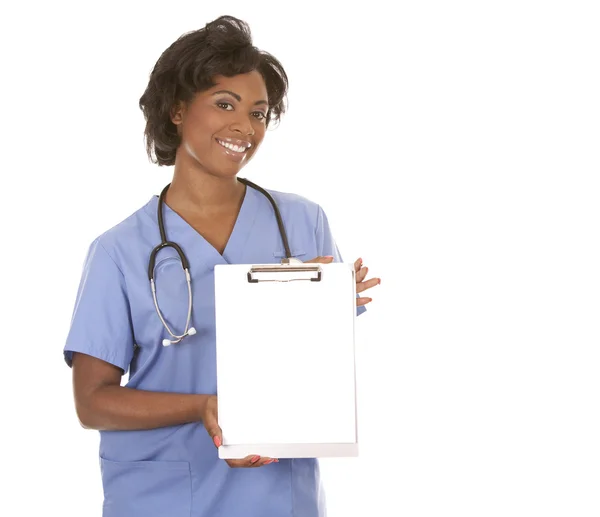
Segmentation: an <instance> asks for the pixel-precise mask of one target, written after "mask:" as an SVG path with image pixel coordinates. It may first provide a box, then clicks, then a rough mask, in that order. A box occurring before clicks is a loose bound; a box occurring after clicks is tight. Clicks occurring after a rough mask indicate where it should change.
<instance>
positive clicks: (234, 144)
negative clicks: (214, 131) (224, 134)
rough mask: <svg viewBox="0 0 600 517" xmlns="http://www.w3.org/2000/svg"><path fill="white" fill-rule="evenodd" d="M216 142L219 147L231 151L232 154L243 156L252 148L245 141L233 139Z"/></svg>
mask: <svg viewBox="0 0 600 517" xmlns="http://www.w3.org/2000/svg"><path fill="white" fill-rule="evenodd" d="M216 140H217V142H218V143H219V145H221V146H223V147H224V148H225V149H228V150H229V151H233V152H234V153H240V154H244V153H245V152H246V151H248V149H250V148H251V147H252V144H251V143H250V142H247V141H245V140H236V139H233V138H217V139H216Z"/></svg>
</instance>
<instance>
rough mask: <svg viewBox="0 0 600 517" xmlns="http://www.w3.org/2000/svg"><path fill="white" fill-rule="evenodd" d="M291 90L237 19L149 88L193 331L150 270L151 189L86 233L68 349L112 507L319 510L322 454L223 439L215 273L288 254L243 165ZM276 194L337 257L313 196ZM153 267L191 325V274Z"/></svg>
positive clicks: (173, 512)
mask: <svg viewBox="0 0 600 517" xmlns="http://www.w3.org/2000/svg"><path fill="white" fill-rule="evenodd" d="M286 91H287V77H286V74H285V71H284V69H283V68H282V66H281V64H280V63H279V61H277V60H276V59H275V58H274V57H273V56H271V55H270V54H267V53H265V52H262V51H259V50H257V49H256V48H255V47H253V45H252V41H251V36H250V32H249V29H248V27H247V25H246V24H245V23H243V22H242V21H240V20H237V19H235V18H232V17H221V18H219V19H217V20H215V21H214V22H211V23H209V24H207V25H206V26H205V27H204V28H203V29H200V30H198V31H195V32H192V33H189V34H186V35H184V36H182V37H181V38H179V39H178V40H177V41H175V42H174V43H173V44H172V45H171V46H170V47H169V48H168V49H167V50H166V51H165V52H164V53H163V54H162V55H161V57H160V59H159V60H158V62H157V63H156V66H155V67H154V70H153V71H152V73H151V76H150V80H149V83H148V86H147V89H146V91H145V92H144V94H143V95H142V97H141V99H140V107H141V109H142V111H143V113H144V117H145V120H146V130H145V136H146V141H147V151H148V155H149V157H150V158H151V159H152V160H153V161H154V162H155V163H157V164H158V165H159V166H160V165H166V166H171V165H172V166H174V172H173V178H172V181H171V184H170V187H169V188H168V190H167V191H166V194H165V196H164V206H162V208H161V211H160V212H161V214H162V218H163V224H164V228H165V231H166V237H167V239H168V240H170V241H174V242H176V243H177V244H178V245H179V246H180V247H181V250H182V251H183V252H184V253H185V255H186V256H187V257H188V258H189V264H190V271H189V272H190V276H191V278H192V284H191V285H192V289H193V300H194V303H193V309H192V314H191V318H192V321H193V326H194V329H195V333H190V335H188V336H186V337H185V338H184V339H183V340H181V341H180V342H178V343H176V344H173V345H170V346H164V345H163V340H165V339H167V338H169V339H170V338H171V336H170V335H169V334H168V332H167V330H166V328H165V325H164V324H163V322H162V321H161V319H160V318H159V316H158V313H157V311H156V306H155V303H154V299H153V296H152V291H151V289H150V283H149V281H148V267H149V266H148V261H149V257H150V254H151V252H152V250H153V249H154V247H155V246H156V245H157V244H159V243H160V242H161V235H160V232H159V226H158V222H159V219H158V213H159V211H158V209H159V199H158V198H157V197H156V196H153V197H152V198H151V199H150V200H149V201H148V202H147V203H146V204H145V205H144V206H142V207H140V208H139V209H138V210H137V211H135V212H134V213H132V214H131V216H129V217H128V218H127V219H125V220H124V221H122V222H121V223H120V224H118V225H117V226H115V227H113V228H112V229H110V230H108V231H106V232H105V233H103V234H102V235H100V236H99V237H97V238H96V239H95V240H94V241H93V243H92V244H91V246H90V248H89V252H88V255H87V258H86V262H85V267H84V272H83V276H82V279H81V283H80V286H79V289H78V292H77V296H76V303H75V309H74V313H73V318H72V322H71V327H70V331H69V334H68V337H67V343H66V346H65V349H64V354H65V360H66V362H67V364H68V365H69V366H71V367H72V374H73V382H74V398H75V407H76V411H77V415H78V417H79V420H80V422H81V424H82V425H83V426H84V427H85V428H89V429H96V430H98V431H99V432H100V451H99V453H100V464H101V473H102V484H103V490H104V504H103V516H104V517H135V516H140V517H159V516H160V517H165V516H168V517H189V516H195V517H217V516H226V517H237V516H240V517H241V516H244V517H282V516H286V515H294V516H295V517H320V516H323V515H325V505H324V499H323V493H322V490H321V483H320V479H319V467H318V462H317V461H316V460H314V459H291V460H289V459H281V460H278V459H277V458H264V457H258V456H249V457H247V458H244V459H240V460H227V461H225V460H221V459H219V458H218V452H217V447H218V446H219V445H220V443H221V430H220V428H219V424H218V417H217V412H216V408H217V396H216V385H217V383H216V358H215V320H214V317H215V316H214V276H213V270H214V266H215V265H217V264H233V263H279V262H281V259H282V258H283V257H285V255H286V250H285V248H284V245H283V243H282V238H281V235H280V233H279V228H278V224H277V220H276V217H275V215H274V214H275V213H274V210H273V207H272V205H271V203H270V201H269V199H267V197H266V196H265V195H263V193H261V192H260V191H258V190H256V189H255V188H252V187H251V186H248V185H247V184H245V183H244V182H242V181H240V180H238V177H237V175H238V173H239V172H240V170H241V169H242V167H243V166H244V165H245V164H246V163H248V161H249V160H250V159H251V158H252V156H254V154H255V153H256V152H257V150H258V148H259V146H260V144H261V142H262V140H263V138H264V136H265V130H266V128H267V126H268V125H269V124H270V123H271V122H272V121H273V120H277V119H278V118H279V117H280V116H281V114H282V113H283V112H284V99H285V96H286ZM269 194H270V195H271V196H272V197H273V199H274V201H275V202H276V204H277V206H278V208H279V211H280V213H281V218H282V220H283V223H284V225H285V229H286V231H287V234H288V239H289V248H290V252H291V255H292V256H293V257H295V258H297V259H300V260H302V261H312V262H320V263H327V262H330V261H341V257H340V254H339V252H338V249H337V247H336V245H335V242H334V239H333V237H332V235H331V232H330V228H329V224H328V221H327V217H326V215H325V213H324V211H323V210H322V208H321V207H320V206H319V205H317V204H315V203H313V202H311V201H309V200H307V199H305V198H303V197H300V196H298V195H293V194H286V193H281V192H274V191H269ZM314 257H316V258H314ZM355 269H356V272H357V273H356V282H357V285H356V289H357V293H358V295H357V301H356V304H357V311H358V313H362V312H364V310H365V305H367V304H368V303H369V302H370V301H371V298H369V297H366V296H365V291H366V290H367V289H369V288H372V287H374V286H375V285H377V284H378V283H379V282H380V280H379V279H378V278H371V279H367V278H366V275H367V268H366V267H365V266H364V265H363V264H362V263H361V261H360V260H357V261H356V263H355ZM151 273H153V276H154V278H155V285H156V293H157V300H158V303H159V305H160V311H161V313H162V316H163V318H164V323H165V324H166V325H168V326H169V327H170V328H171V329H173V330H174V331H175V333H177V332H180V331H183V329H185V327H186V320H187V312H188V287H187V283H186V279H185V275H184V274H183V272H182V268H181V262H180V261H179V257H178V254H177V253H176V251H175V250H174V249H173V248H165V249H163V250H161V251H160V252H159V253H158V254H157V257H156V261H155V264H154V267H153V268H152V271H151ZM125 374H128V379H127V381H126V382H125V381H124V382H122V377H123V376H124V375H125ZM256 375H269V372H268V371H260V372H256ZM260 417H261V415H260V414H257V415H256V418H260Z"/></svg>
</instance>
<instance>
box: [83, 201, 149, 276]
mask: <svg viewBox="0 0 600 517" xmlns="http://www.w3.org/2000/svg"><path fill="white" fill-rule="evenodd" d="M151 203H152V200H151V201H149V202H148V203H146V204H144V205H143V206H141V207H139V208H138V209H136V210H135V211H134V212H132V213H131V214H130V215H129V216H127V217H125V218H124V219H123V220H121V221H120V222H118V223H117V224H115V225H113V226H111V227H109V228H108V229H106V230H105V231H103V232H102V233H100V234H99V235H96V236H95V237H94V238H93V240H92V242H91V244H90V246H89V247H90V252H97V251H98V250H99V251H100V252H102V253H105V254H106V255H108V256H109V257H110V258H111V259H112V260H113V261H114V262H115V263H116V264H117V265H118V262H119V257H120V256H121V255H122V252H123V251H124V250H125V249H126V248H128V247H134V246H135V245H136V243H138V242H139V241H140V240H144V239H145V233H146V232H147V230H146V228H148V223H149V222H151V221H152V218H151V210H150V205H151Z"/></svg>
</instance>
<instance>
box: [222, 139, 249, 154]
mask: <svg viewBox="0 0 600 517" xmlns="http://www.w3.org/2000/svg"><path fill="white" fill-rule="evenodd" d="M218 142H219V143H220V144H221V145H222V146H223V147H226V148H227V149H231V150H232V151H235V152H236V153H244V152H246V147H242V146H239V145H234V144H230V143H229V142H223V141H222V140H218Z"/></svg>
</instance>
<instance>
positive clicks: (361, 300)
mask: <svg viewBox="0 0 600 517" xmlns="http://www.w3.org/2000/svg"><path fill="white" fill-rule="evenodd" d="M372 301H373V298H357V299H356V306H357V307H362V306H363V305H367V303H371V302H372Z"/></svg>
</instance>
